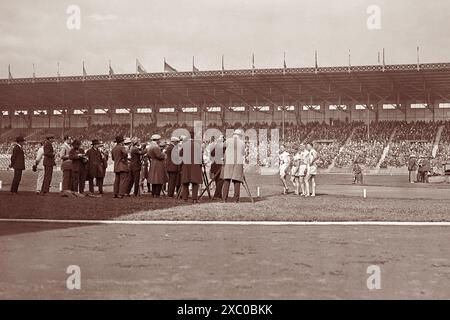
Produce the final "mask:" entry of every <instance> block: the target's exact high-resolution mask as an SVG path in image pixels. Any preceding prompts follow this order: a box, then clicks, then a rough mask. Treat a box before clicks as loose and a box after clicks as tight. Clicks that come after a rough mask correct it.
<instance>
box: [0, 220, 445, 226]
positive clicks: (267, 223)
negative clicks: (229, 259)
mask: <svg viewBox="0 0 450 320" xmlns="http://www.w3.org/2000/svg"><path fill="white" fill-rule="evenodd" d="M0 222H18V223H55V224H56V223H59V224H117V225H231V226H233V225H238V226H253V225H254V226H405V227H421V226H423V227H433V226H434V227H450V222H400V221H311V222H308V221H171V220H154V221H151V220H144V221H122V220H51V219H0Z"/></svg>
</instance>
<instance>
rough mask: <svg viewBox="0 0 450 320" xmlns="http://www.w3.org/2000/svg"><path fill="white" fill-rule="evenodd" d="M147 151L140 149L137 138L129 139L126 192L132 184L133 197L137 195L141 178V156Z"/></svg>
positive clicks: (129, 190)
mask: <svg viewBox="0 0 450 320" xmlns="http://www.w3.org/2000/svg"><path fill="white" fill-rule="evenodd" d="M145 153H147V150H145V148H144V150H142V148H141V146H140V143H139V138H137V137H134V138H133V139H131V148H130V171H129V179H128V180H129V184H128V194H129V193H130V192H131V189H132V188H133V186H134V190H133V194H134V196H135V197H137V196H138V195H139V182H140V178H141V169H142V156H143V155H144V154H145Z"/></svg>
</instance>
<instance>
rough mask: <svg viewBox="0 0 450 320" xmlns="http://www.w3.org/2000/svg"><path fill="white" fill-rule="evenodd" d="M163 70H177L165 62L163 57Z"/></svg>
mask: <svg viewBox="0 0 450 320" xmlns="http://www.w3.org/2000/svg"><path fill="white" fill-rule="evenodd" d="M164 72H178V71H177V69H175V68H174V67H172V66H171V65H170V64H168V63H167V62H166V58H164Z"/></svg>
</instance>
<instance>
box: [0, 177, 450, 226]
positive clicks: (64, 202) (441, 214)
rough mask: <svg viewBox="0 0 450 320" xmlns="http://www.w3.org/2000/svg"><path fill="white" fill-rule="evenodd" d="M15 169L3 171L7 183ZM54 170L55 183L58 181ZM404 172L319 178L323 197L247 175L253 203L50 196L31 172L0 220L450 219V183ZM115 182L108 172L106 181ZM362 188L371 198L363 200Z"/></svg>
mask: <svg viewBox="0 0 450 320" xmlns="http://www.w3.org/2000/svg"><path fill="white" fill-rule="evenodd" d="M11 174H12V173H11V172H4V171H3V172H0V177H3V178H2V179H3V181H5V183H7V182H8V179H9V177H8V175H11ZM58 174H59V173H58V172H56V173H55V178H54V179H53V180H54V182H57V181H58V179H59V176H58ZM405 179H406V177H403V176H393V177H391V176H384V177H383V176H371V177H366V182H367V184H366V185H365V186H354V185H352V184H351V176H348V175H321V176H319V177H318V196H317V197H316V198H309V199H305V198H301V197H298V196H294V195H293V193H291V194H289V195H282V194H281V187H280V181H279V180H278V179H277V177H276V176H256V175H253V176H248V181H249V185H250V187H251V188H252V191H253V195H254V196H256V188H257V187H260V191H261V197H260V198H255V203H254V204H252V203H251V202H250V199H249V197H248V195H247V193H246V192H245V190H242V201H241V203H240V204H231V203H229V204H224V203H221V202H217V201H216V202H211V201H210V200H208V197H207V196H204V197H203V198H202V201H201V203H200V204H196V205H193V204H192V203H185V202H183V201H181V200H174V199H169V198H165V197H163V198H161V199H156V200H155V199H153V198H151V197H150V195H148V194H145V195H144V196H143V197H140V198H137V199H135V198H125V199H121V200H117V199H113V198H112V194H111V193H110V192H111V186H108V187H107V190H106V191H107V194H105V195H104V197H103V198H101V199H98V198H83V199H78V198H62V197H61V196H60V195H59V193H58V191H57V190H54V192H53V193H51V195H50V196H48V197H41V196H37V195H36V194H35V193H34V192H32V191H31V190H33V186H34V185H33V184H34V176H33V174H32V173H31V172H26V174H25V176H24V181H23V186H22V190H24V191H23V192H21V193H20V194H19V195H18V196H12V195H10V193H9V192H8V191H7V190H8V185H7V184H5V183H4V188H3V190H2V191H0V218H40V219H65V220H74V219H82V220H85V219H88V220H108V219H117V220H263V221H267V220H270V221H349V220H352V221H353V220H355V221H450V214H449V210H448V208H450V186H449V185H446V184H440V185H424V184H414V185H411V184H409V183H407V181H405ZM110 182H112V176H111V175H109V176H108V179H107V183H110ZM363 189H366V191H367V196H368V198H367V199H363V197H362V195H363Z"/></svg>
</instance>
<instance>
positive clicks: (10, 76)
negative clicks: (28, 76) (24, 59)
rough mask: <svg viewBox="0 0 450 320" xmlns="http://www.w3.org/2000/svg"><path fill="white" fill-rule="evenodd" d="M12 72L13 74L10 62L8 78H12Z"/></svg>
mask: <svg viewBox="0 0 450 320" xmlns="http://www.w3.org/2000/svg"><path fill="white" fill-rule="evenodd" d="M12 78H13V77H12V74H11V65H10V64H8V79H9V80H12Z"/></svg>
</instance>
